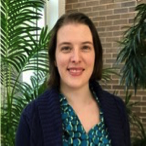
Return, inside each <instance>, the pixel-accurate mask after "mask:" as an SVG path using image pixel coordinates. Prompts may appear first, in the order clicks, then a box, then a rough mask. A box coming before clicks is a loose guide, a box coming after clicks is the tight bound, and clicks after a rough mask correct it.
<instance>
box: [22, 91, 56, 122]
mask: <svg viewBox="0 0 146 146" xmlns="http://www.w3.org/2000/svg"><path fill="white" fill-rule="evenodd" d="M57 96H58V92H57V91H56V90H55V89H47V90H46V91H45V92H44V93H42V94H41V95H40V96H38V97H37V98H36V99H34V100H33V101H31V102H30V103H29V104H28V105H27V106H26V107H25V108H24V110H23V112H22V115H23V116H24V117H27V119H32V118H33V117H34V116H36V114H38V112H39V108H40V107H44V109H45V108H46V106H49V107H51V105H52V103H56V102H57V100H56V99H57V98H56V97H57ZM55 100H56V101H55Z"/></svg>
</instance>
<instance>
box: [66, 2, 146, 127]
mask: <svg viewBox="0 0 146 146" xmlns="http://www.w3.org/2000/svg"><path fill="white" fill-rule="evenodd" d="M140 3H146V0H138V1H136V0H66V13H72V12H77V11H78V12H83V13H85V14H87V15H88V16H89V17H90V18H91V19H92V21H93V22H94V24H95V26H96V28H97V30H98V33H99V36H100V39H101V42H102V45H103V49H104V67H113V66H114V64H115V60H116V57H117V53H118V51H119V48H120V47H119V44H118V43H117V42H116V41H120V40H121V38H122V35H123V32H124V31H125V30H126V29H125V28H124V27H125V26H126V27H127V26H130V25H131V24H132V22H133V18H134V16H135V12H134V9H135V7H136V6H137V5H138V4H140ZM104 88H105V89H106V90H108V91H109V92H111V93H113V91H115V90H116V91H117V94H118V96H120V97H122V98H124V95H125V92H124V87H123V86H121V85H119V77H117V76H115V75H112V81H111V82H109V83H108V84H107V85H106V86H104ZM131 91H132V90H131ZM132 101H138V102H140V103H139V105H137V106H136V107H135V108H134V109H133V110H134V111H136V112H137V113H138V115H139V117H140V118H141V121H142V122H143V124H144V125H145V128H146V90H142V89H140V90H139V91H138V92H137V95H136V96H133V97H132Z"/></svg>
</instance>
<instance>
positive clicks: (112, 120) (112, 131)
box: [38, 82, 124, 146]
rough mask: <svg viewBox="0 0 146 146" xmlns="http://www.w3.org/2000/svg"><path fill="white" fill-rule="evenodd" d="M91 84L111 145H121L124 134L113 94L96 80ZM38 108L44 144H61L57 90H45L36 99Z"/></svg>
mask: <svg viewBox="0 0 146 146" xmlns="http://www.w3.org/2000/svg"><path fill="white" fill-rule="evenodd" d="M91 86H92V87H93V89H94V91H95V92H96V94H97V96H98V98H99V101H100V103H101V106H102V110H103V113H104V119H105V124H106V125H107V127H108V130H109V136H110V138H111V142H112V146H117V145H118V146H123V145H124V141H123V139H124V135H123V130H122V126H121V125H122V122H121V118H122V117H120V113H119V110H118V107H117V106H116V102H115V101H114V98H113V96H112V95H111V94H109V93H108V92H106V91H103V90H102V88H101V87H100V85H99V84H98V83H97V82H91ZM38 110H39V115H40V121H41V125H42V129H43V137H44V146H48V145H50V144H51V145H54V146H60V145H62V133H63V130H62V119H61V110H60V103H59V92H58V90H57V89H55V88H53V89H51V90H47V91H46V92H45V93H44V94H43V96H41V97H40V98H39V99H38ZM46 123H47V124H46ZM46 125H48V126H46ZM50 127H51V129H50ZM53 140H54V141H53ZM119 144H121V145H119Z"/></svg>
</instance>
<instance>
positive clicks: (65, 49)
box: [61, 46, 71, 52]
mask: <svg viewBox="0 0 146 146" xmlns="http://www.w3.org/2000/svg"><path fill="white" fill-rule="evenodd" d="M70 50H71V47H70V46H62V47H61V51H63V52H69V51H70Z"/></svg>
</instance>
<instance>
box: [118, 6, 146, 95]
mask: <svg viewBox="0 0 146 146" xmlns="http://www.w3.org/2000/svg"><path fill="white" fill-rule="evenodd" d="M136 11H138V13H137V15H136V17H135V19H134V24H133V26H131V27H130V28H129V29H128V30H127V31H126V32H125V35H124V38H123V40H122V41H121V42H120V44H121V46H122V49H121V51H120V53H119V54H118V56H117V62H118V63H124V65H123V67H122V69H121V73H122V77H121V83H124V84H125V86H126V87H127V88H129V87H130V86H131V85H132V86H133V87H134V89H135V93H136V91H137V87H138V85H139V86H140V87H143V88H146V4H140V5H138V6H137V7H136Z"/></svg>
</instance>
